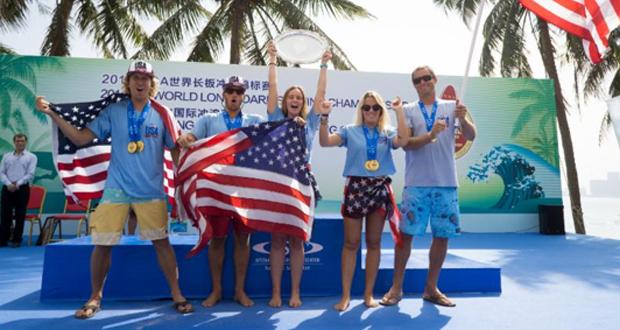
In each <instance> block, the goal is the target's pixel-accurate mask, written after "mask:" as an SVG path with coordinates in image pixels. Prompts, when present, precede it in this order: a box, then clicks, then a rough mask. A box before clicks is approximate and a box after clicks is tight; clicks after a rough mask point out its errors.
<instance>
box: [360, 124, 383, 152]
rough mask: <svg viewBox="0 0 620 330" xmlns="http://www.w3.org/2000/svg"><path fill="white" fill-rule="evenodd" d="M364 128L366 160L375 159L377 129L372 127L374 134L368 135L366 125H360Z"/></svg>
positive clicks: (368, 131) (377, 140)
mask: <svg viewBox="0 0 620 330" xmlns="http://www.w3.org/2000/svg"><path fill="white" fill-rule="evenodd" d="M362 128H363V129H364V137H365V138H366V157H367V159H368V160H376V159H377V144H378V142H379V131H378V130H377V128H376V127H374V128H373V132H374V135H373V136H372V137H371V136H370V130H369V129H368V127H366V125H362Z"/></svg>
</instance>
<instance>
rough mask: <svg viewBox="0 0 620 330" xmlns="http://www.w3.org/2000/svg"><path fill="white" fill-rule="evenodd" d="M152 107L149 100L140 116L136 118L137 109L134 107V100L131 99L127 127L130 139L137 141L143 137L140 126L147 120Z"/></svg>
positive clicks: (128, 106)
mask: <svg viewBox="0 0 620 330" xmlns="http://www.w3.org/2000/svg"><path fill="white" fill-rule="evenodd" d="M150 109H151V102H150V101H149V102H147V103H146V105H145V106H144V109H142V112H141V113H140V115H139V117H138V118H136V115H135V113H136V110H135V109H134V107H133V102H131V101H129V103H128V104H127V129H128V130H129V141H132V142H137V141H140V140H141V139H142V133H140V126H142V124H143V123H144V120H146V115H147V114H148V113H149V110H150Z"/></svg>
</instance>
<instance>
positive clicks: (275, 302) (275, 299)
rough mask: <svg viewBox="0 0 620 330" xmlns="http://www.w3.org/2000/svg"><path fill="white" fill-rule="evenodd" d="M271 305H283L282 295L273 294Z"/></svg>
mask: <svg viewBox="0 0 620 330" xmlns="http://www.w3.org/2000/svg"><path fill="white" fill-rule="evenodd" d="M269 306H271V307H282V298H281V297H280V296H272V297H271V300H269Z"/></svg>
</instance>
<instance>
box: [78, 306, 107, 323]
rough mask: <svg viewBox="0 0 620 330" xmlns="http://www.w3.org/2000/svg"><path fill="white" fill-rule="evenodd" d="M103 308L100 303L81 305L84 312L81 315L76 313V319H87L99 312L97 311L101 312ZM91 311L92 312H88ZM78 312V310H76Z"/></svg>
mask: <svg viewBox="0 0 620 330" xmlns="http://www.w3.org/2000/svg"><path fill="white" fill-rule="evenodd" d="M100 310H101V306H100V305H93V304H90V305H84V306H82V307H80V309H79V311H81V312H83V313H82V314H81V315H78V314H75V315H74V316H75V318H76V319H80V320H86V319H89V318H91V317H93V316H95V314H97V312H99V311H100ZM89 311H90V314H87V313H88V312H89ZM76 313H77V311H76Z"/></svg>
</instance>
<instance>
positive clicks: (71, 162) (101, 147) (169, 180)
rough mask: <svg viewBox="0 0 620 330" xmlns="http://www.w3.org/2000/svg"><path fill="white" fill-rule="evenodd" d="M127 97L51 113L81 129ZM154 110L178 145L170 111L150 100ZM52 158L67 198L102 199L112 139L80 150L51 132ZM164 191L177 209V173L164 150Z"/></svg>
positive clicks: (53, 106) (63, 106) (62, 106)
mask: <svg viewBox="0 0 620 330" xmlns="http://www.w3.org/2000/svg"><path fill="white" fill-rule="evenodd" d="M127 98H129V96H128V95H127V94H121V93H117V94H112V95H110V96H108V97H106V98H104V99H100V100H97V101H93V102H82V103H64V104H50V109H52V110H53V111H54V112H56V113H57V114H58V115H59V116H60V117H62V118H63V119H64V120H66V121H67V122H68V123H70V124H71V125H72V126H74V127H76V128H77V129H82V128H84V127H86V125H87V124H88V123H89V122H91V121H92V120H93V119H95V118H96V117H97V116H98V115H99V113H100V112H101V111H102V110H103V109H105V108H106V106H108V105H110V104H112V103H116V102H120V101H123V100H126V99H127ZM151 105H152V106H153V109H155V110H156V111H157V113H158V114H159V115H160V117H161V118H162V121H163V122H164V126H165V127H166V130H167V131H168V132H169V133H170V135H171V137H172V139H173V140H174V141H176V140H177V139H178V137H179V135H180V132H181V130H180V126H179V124H178V122H177V121H176V119H175V118H174V115H173V113H172V111H170V109H168V108H167V107H165V106H164V105H162V104H160V103H158V102H156V101H155V100H153V99H151ZM52 136H53V138H52V141H53V142H52V145H53V147H52V156H53V159H54V164H55V165H56V169H57V170H58V176H59V177H60V179H61V181H62V183H63V186H64V191H65V195H66V196H67V197H72V198H73V199H75V200H83V201H84V200H90V199H96V198H100V197H101V196H102V194H103V188H104V185H105V180H106V178H107V175H108V173H107V170H108V165H109V163H110V150H111V147H110V142H111V141H112V137H106V138H104V139H101V140H100V139H95V140H93V141H92V142H91V143H89V144H87V145H84V146H81V147H78V146H76V145H74V144H73V143H72V142H71V141H70V140H69V139H68V138H67V137H66V136H65V135H64V134H63V133H62V132H61V131H60V130H59V129H58V128H57V127H56V125H53V128H52ZM163 166H164V182H163V183H162V184H163V185H164V191H165V192H166V194H167V195H168V200H169V201H170V202H171V204H172V205H173V206H174V189H175V188H174V170H173V162H172V157H171V155H170V150H168V149H166V150H164V164H163Z"/></svg>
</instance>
